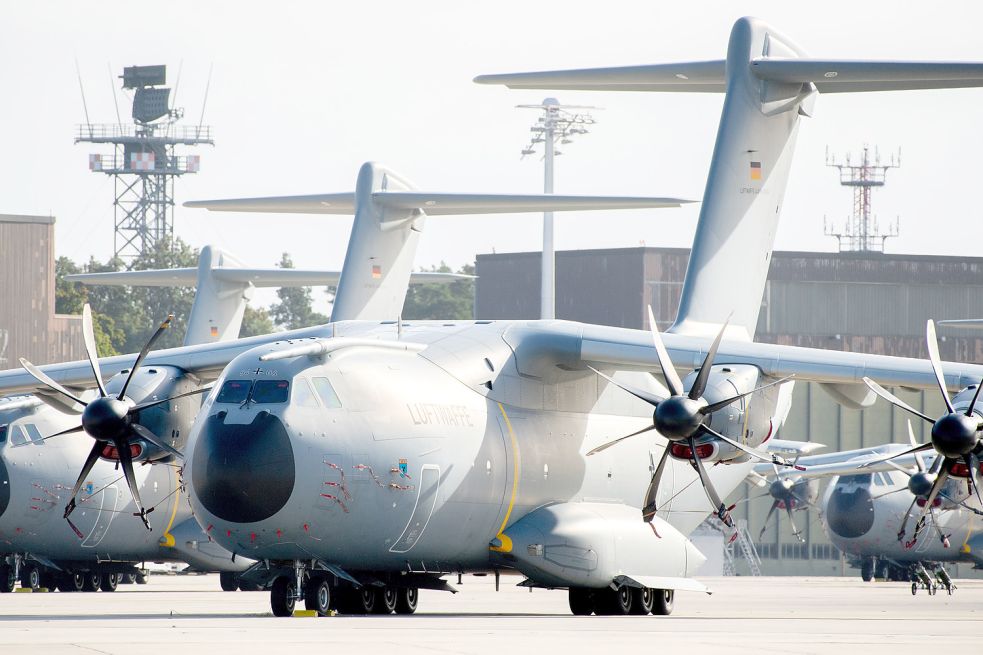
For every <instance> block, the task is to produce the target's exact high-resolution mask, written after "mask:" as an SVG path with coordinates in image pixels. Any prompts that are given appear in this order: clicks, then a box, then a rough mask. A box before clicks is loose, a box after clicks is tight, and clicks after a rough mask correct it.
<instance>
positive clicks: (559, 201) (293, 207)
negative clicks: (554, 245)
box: [184, 191, 693, 216]
mask: <svg viewBox="0 0 983 655" xmlns="http://www.w3.org/2000/svg"><path fill="white" fill-rule="evenodd" d="M372 200H373V202H375V203H376V204H378V205H380V206H381V207H383V208H387V209H400V210H413V209H419V210H421V211H423V212H424V213H426V214H427V215H428V216H444V215H455V214H457V215H461V214H496V213H512V212H540V211H588V210H595V209H646V208H666V207H679V206H680V205H682V204H685V203H690V202H693V201H692V200H684V199H682V198H649V197H640V196H561V195H553V194H496V193H424V192H420V191H376V192H374V193H373V194H372ZM184 206H185V207H195V208H201V209H208V210H211V211H230V212H268V213H293V214H354V213H355V195H354V194H351V193H335V194H324V195H312V196H278V197H271V198H236V199H230V200H193V201H190V202H186V203H184Z"/></svg>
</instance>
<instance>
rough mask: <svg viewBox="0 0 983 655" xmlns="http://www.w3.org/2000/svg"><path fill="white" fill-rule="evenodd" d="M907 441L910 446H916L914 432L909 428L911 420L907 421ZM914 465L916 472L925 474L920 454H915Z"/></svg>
mask: <svg viewBox="0 0 983 655" xmlns="http://www.w3.org/2000/svg"><path fill="white" fill-rule="evenodd" d="M908 441H909V443H911V445H912V446H917V445H918V442H917V441H916V440H915V431H914V430H913V429H912V428H911V419H908ZM915 464H916V465H917V466H918V471H919V472H920V473H924V472H925V459H924V458H923V457H922V455H921V453H915ZM902 470H903V469H902Z"/></svg>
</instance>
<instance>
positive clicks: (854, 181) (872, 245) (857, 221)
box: [823, 144, 901, 253]
mask: <svg viewBox="0 0 983 655" xmlns="http://www.w3.org/2000/svg"><path fill="white" fill-rule="evenodd" d="M826 166H828V167H830V168H835V169H837V170H839V172H840V185H841V186H845V187H853V215H852V216H851V217H850V218H848V219H847V220H846V223H845V225H844V226H843V229H842V230H841V231H836V230H835V229H834V228H833V226H832V225H830V224H828V223H826V217H825V216H824V217H823V224H824V225H823V231H824V232H825V233H826V236H830V237H835V238H836V240H837V242H838V243H839V246H840V252H881V253H882V252H884V242H885V241H887V239H889V238H891V237H896V236H898V227H899V224H900V221H899V219H898V218H895V219H894V223H892V224H891V225H889V226H888V228H887V231H886V232H881V231H880V226H879V225H878V223H877V217H876V216H875V215H874V214H873V213H872V212H871V202H870V199H871V191H873V189H874V188H875V187H882V186H884V185H885V183H886V181H887V171H888V169H889V168H900V167H901V151H900V150H898V153H897V157H895V155H893V154H892V155H891V161H890V163H888V164H881V156H880V154H879V153H878V152H877V151H876V150H875V151H874V156H873V160H871V155H870V148H869V147H868V146H867V145H866V144H865V145H864V149H863V156H862V159H861V162H860V164H859V165H853V164H851V163H850V155H849V154H847V155H846V162H845V163H840V162H839V161H837V160H836V158H834V157H830V155H829V149H828V148H827V150H826Z"/></svg>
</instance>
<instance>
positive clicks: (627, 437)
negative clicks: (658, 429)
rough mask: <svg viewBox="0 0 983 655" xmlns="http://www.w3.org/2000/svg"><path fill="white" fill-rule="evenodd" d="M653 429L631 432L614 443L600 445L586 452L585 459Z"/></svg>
mask: <svg viewBox="0 0 983 655" xmlns="http://www.w3.org/2000/svg"><path fill="white" fill-rule="evenodd" d="M654 429H655V426H654V425H650V426H648V427H647V428H642V429H641V430H639V431H637V432H632V433H631V434H629V435H625V436H623V437H619V438H618V439H615V440H614V441H609V442H607V443H605V444H601V445H600V446H598V447H597V448H593V449H591V450H590V451H588V452H587V455H586V456H587V457H590V456H591V455H596V454H597V453H599V452H601V451H602V450H607V449H608V448H610V447H611V446H613V445H615V444H617V443H620V442H622V441H624V440H625V439H630V438H631V437H635V436H638V435H640V434H643V433H645V432H648V431H649V430H654Z"/></svg>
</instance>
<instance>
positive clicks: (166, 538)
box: [160, 469, 181, 548]
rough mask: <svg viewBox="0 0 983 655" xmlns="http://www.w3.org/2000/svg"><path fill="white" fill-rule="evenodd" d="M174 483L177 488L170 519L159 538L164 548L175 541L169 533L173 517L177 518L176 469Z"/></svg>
mask: <svg viewBox="0 0 983 655" xmlns="http://www.w3.org/2000/svg"><path fill="white" fill-rule="evenodd" d="M174 483H175V484H176V485H177V490H176V491H175V492H174V507H173V508H172V509H171V519H170V520H169V521H168V522H167V527H166V528H164V536H163V537H161V538H160V545H161V546H164V547H166V548H174V544H175V543H177V540H175V539H174V535H172V534H171V528H173V527H174V519H175V518H177V504H178V502H180V500H181V476H180V475H179V474H178V471H177V469H174Z"/></svg>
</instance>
